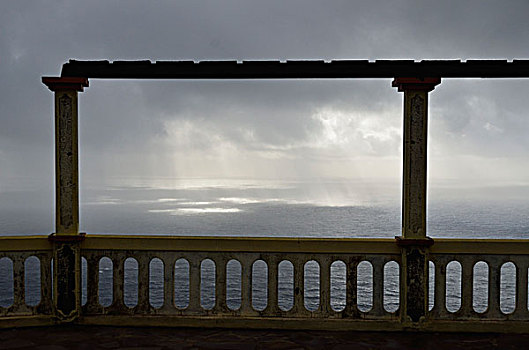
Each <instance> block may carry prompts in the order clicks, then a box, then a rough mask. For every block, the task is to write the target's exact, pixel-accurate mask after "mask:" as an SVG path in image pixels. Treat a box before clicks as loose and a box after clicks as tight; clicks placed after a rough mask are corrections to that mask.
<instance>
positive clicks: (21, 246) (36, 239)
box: [0, 235, 52, 252]
mask: <svg viewBox="0 0 529 350" xmlns="http://www.w3.org/2000/svg"><path fill="white" fill-rule="evenodd" d="M51 249H52V245H51V242H50V241H49V239H48V236H47V235H38V236H37V235H33V236H2V237H0V252H9V251H33V250H51Z"/></svg>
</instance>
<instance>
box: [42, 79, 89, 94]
mask: <svg viewBox="0 0 529 350" xmlns="http://www.w3.org/2000/svg"><path fill="white" fill-rule="evenodd" d="M42 83H44V85H46V86H47V87H48V89H50V90H51V91H58V90H75V91H80V92H82V91H83V89H84V88H85V87H88V78H77V77H42Z"/></svg>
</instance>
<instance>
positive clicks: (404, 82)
mask: <svg viewBox="0 0 529 350" xmlns="http://www.w3.org/2000/svg"><path fill="white" fill-rule="evenodd" d="M440 83H441V78H434V77H429V78H405V77H399V78H395V79H394V80H393V82H392V83H391V86H393V87H396V88H398V91H399V92H403V91H406V90H420V91H427V92H429V91H432V90H433V89H435V86H436V85H439V84H440Z"/></svg>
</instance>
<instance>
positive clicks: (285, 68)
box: [61, 60, 529, 79]
mask: <svg viewBox="0 0 529 350" xmlns="http://www.w3.org/2000/svg"><path fill="white" fill-rule="evenodd" d="M61 76H62V77H84V78H99V79H350V78H396V77H442V78H529V60H512V61H508V60H466V61H461V60H423V61H414V60H376V61H368V60H332V61H323V60H303V61H200V62H195V61H155V62H151V61H148V60H146V61H113V62H109V61H77V60H70V61H69V62H68V63H65V64H64V65H63V66H62V72H61Z"/></svg>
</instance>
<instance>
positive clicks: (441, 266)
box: [432, 259, 448, 317]
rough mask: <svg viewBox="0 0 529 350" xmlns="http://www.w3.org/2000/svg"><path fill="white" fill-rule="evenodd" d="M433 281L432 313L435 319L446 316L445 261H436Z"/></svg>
mask: <svg viewBox="0 0 529 350" xmlns="http://www.w3.org/2000/svg"><path fill="white" fill-rule="evenodd" d="M433 262H434V265H435V281H434V305H433V310H432V313H433V314H434V315H435V316H436V317H440V316H446V315H447V314H448V311H447V310H446V263H447V261H446V260H445V259H436V260H434V261H433Z"/></svg>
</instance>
